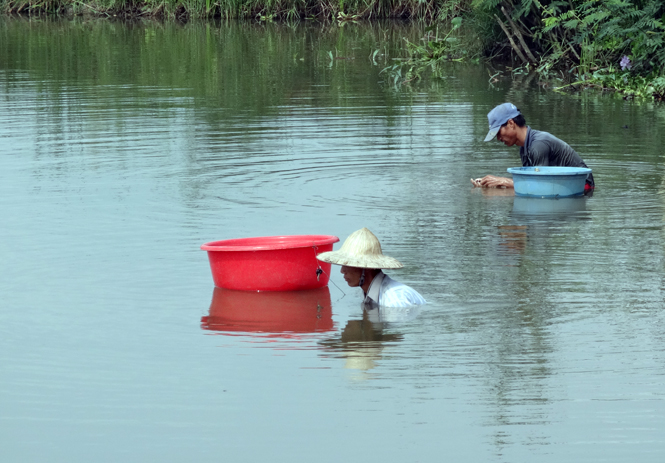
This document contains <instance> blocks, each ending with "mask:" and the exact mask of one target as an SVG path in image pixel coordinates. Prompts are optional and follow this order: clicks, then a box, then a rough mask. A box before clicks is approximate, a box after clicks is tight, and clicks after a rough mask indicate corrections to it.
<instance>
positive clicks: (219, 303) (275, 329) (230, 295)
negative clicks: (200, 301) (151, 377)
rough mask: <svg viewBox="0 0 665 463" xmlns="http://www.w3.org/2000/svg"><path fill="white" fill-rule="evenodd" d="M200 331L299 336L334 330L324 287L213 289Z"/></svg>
mask: <svg viewBox="0 0 665 463" xmlns="http://www.w3.org/2000/svg"><path fill="white" fill-rule="evenodd" d="M201 328H203V329H204V330H213V331H220V332H222V333H228V334H232V333H237V332H244V333H261V334H262V335H263V334H272V335H273V336H276V337H299V335H303V334H313V333H319V332H325V331H332V330H334V329H335V326H334V323H333V318H332V304H331V303H330V291H329V290H328V288H327V287H323V288H317V289H308V290H305V291H269V292H268V291H261V292H250V291H235V290H232V289H223V288H215V290H214V291H213V294H212V302H211V303H210V311H209V314H208V315H207V316H204V317H201Z"/></svg>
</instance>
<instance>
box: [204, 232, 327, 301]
mask: <svg viewBox="0 0 665 463" xmlns="http://www.w3.org/2000/svg"><path fill="white" fill-rule="evenodd" d="M338 241H339V238H337V237H336V236H331V235H290V236H263V237H258V238H239V239H233V240H223V241H212V242H210V243H206V244H204V245H203V246H201V249H203V250H204V251H208V260H209V261H210V269H211V270H212V279H213V281H214V282H215V286H218V287H220V288H225V289H235V290H242V291H297V290H302V289H314V288H322V287H324V286H327V285H328V280H329V279H330V264H327V263H325V262H321V261H319V260H317V259H316V256H317V255H318V254H320V253H322V252H327V251H332V245H333V243H336V242H338ZM319 268H320V269H321V270H322V272H317V270H318V269H319Z"/></svg>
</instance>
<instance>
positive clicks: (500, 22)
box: [391, 0, 665, 99]
mask: <svg viewBox="0 0 665 463" xmlns="http://www.w3.org/2000/svg"><path fill="white" fill-rule="evenodd" d="M458 9H459V11H460V13H459V17H458V18H457V21H451V22H450V23H449V25H448V29H447V30H446V29H445V28H444V29H443V30H442V29H441V28H437V34H435V35H432V34H431V33H428V35H426V36H425V37H423V39H422V40H421V41H420V42H418V43H408V44H407V52H408V53H407V56H406V58H405V59H404V61H403V65H402V66H401V67H400V68H399V69H397V68H395V69H392V70H391V72H393V73H394V72H399V73H401V74H402V75H406V76H410V78H411V79H413V78H414V77H415V78H417V77H420V76H422V75H423V73H424V72H426V71H427V70H432V71H434V74H436V66H437V63H439V62H444V61H451V60H459V59H466V58H468V57H469V56H470V53H469V51H470V50H471V51H475V53H476V56H477V55H480V56H483V57H485V58H490V59H491V58H499V59H501V60H503V61H504V62H505V61H508V62H509V63H508V65H507V69H508V70H509V71H508V72H519V73H531V72H533V73H536V74H538V75H539V77H540V79H542V80H547V81H550V85H551V86H552V87H554V88H558V89H560V90H574V89H580V88H589V87H592V88H598V89H602V90H609V91H614V92H618V93H620V94H622V95H623V96H625V97H626V98H636V97H647V98H656V99H663V98H665V23H664V18H665V0H568V1H565V2H563V1H538V0H516V1H514V2H512V1H509V0H499V1H497V0H473V1H472V2H471V3H469V4H460V8H458ZM462 20H463V21H464V22H465V23H470V28H467V31H466V32H465V33H464V34H462V35H461V36H460V37H457V36H455V35H454V34H453V35H452V36H451V35H450V34H451V31H452V32H454V31H455V29H457V28H459V27H460V24H461V22H462ZM430 30H431V29H430ZM468 35H471V36H472V37H476V38H478V39H479V41H480V44H479V49H477V48H476V49H474V48H469V45H468V40H467V41H466V42H465V41H464V40H461V39H463V38H464V37H465V36H468ZM504 72H505V71H504ZM499 73H500V72H497V74H499ZM407 80H408V79H407Z"/></svg>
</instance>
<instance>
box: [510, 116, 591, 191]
mask: <svg viewBox="0 0 665 463" xmlns="http://www.w3.org/2000/svg"><path fill="white" fill-rule="evenodd" d="M520 158H522V165H523V166H524V167H531V166H558V167H587V165H586V164H585V163H584V161H582V158H581V157H580V155H579V154H577V153H576V152H575V150H574V149H572V148H571V147H570V145H569V144H568V143H566V142H565V141H563V140H559V139H558V138H557V137H555V136H554V135H552V134H551V133H547V132H541V131H540V130H534V129H532V128H531V127H527V132H526V140H525V141H524V146H522V147H521V148H520ZM587 168H588V167H587ZM586 182H587V183H588V184H589V185H591V186H594V183H593V175H592V174H589V176H588V177H587V179H586Z"/></svg>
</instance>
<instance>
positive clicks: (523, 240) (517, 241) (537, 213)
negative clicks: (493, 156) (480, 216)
mask: <svg viewBox="0 0 665 463" xmlns="http://www.w3.org/2000/svg"><path fill="white" fill-rule="evenodd" d="M510 218H511V221H510V223H509V224H507V225H498V226H497V228H498V229H499V237H500V241H499V246H500V248H501V249H503V250H505V251H507V252H508V253H509V254H521V253H523V252H524V251H525V250H526V248H527V243H528V242H529V240H532V241H533V240H537V239H538V237H541V238H542V239H543V240H545V241H546V242H547V241H549V237H550V235H551V234H552V232H553V231H554V229H556V227H558V226H559V225H561V224H565V223H567V222H570V221H584V220H590V215H589V214H588V213H587V197H585V196H581V197H572V198H559V199H549V198H531V197H525V196H515V199H514V200H513V210H512V212H511V213H510Z"/></svg>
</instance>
